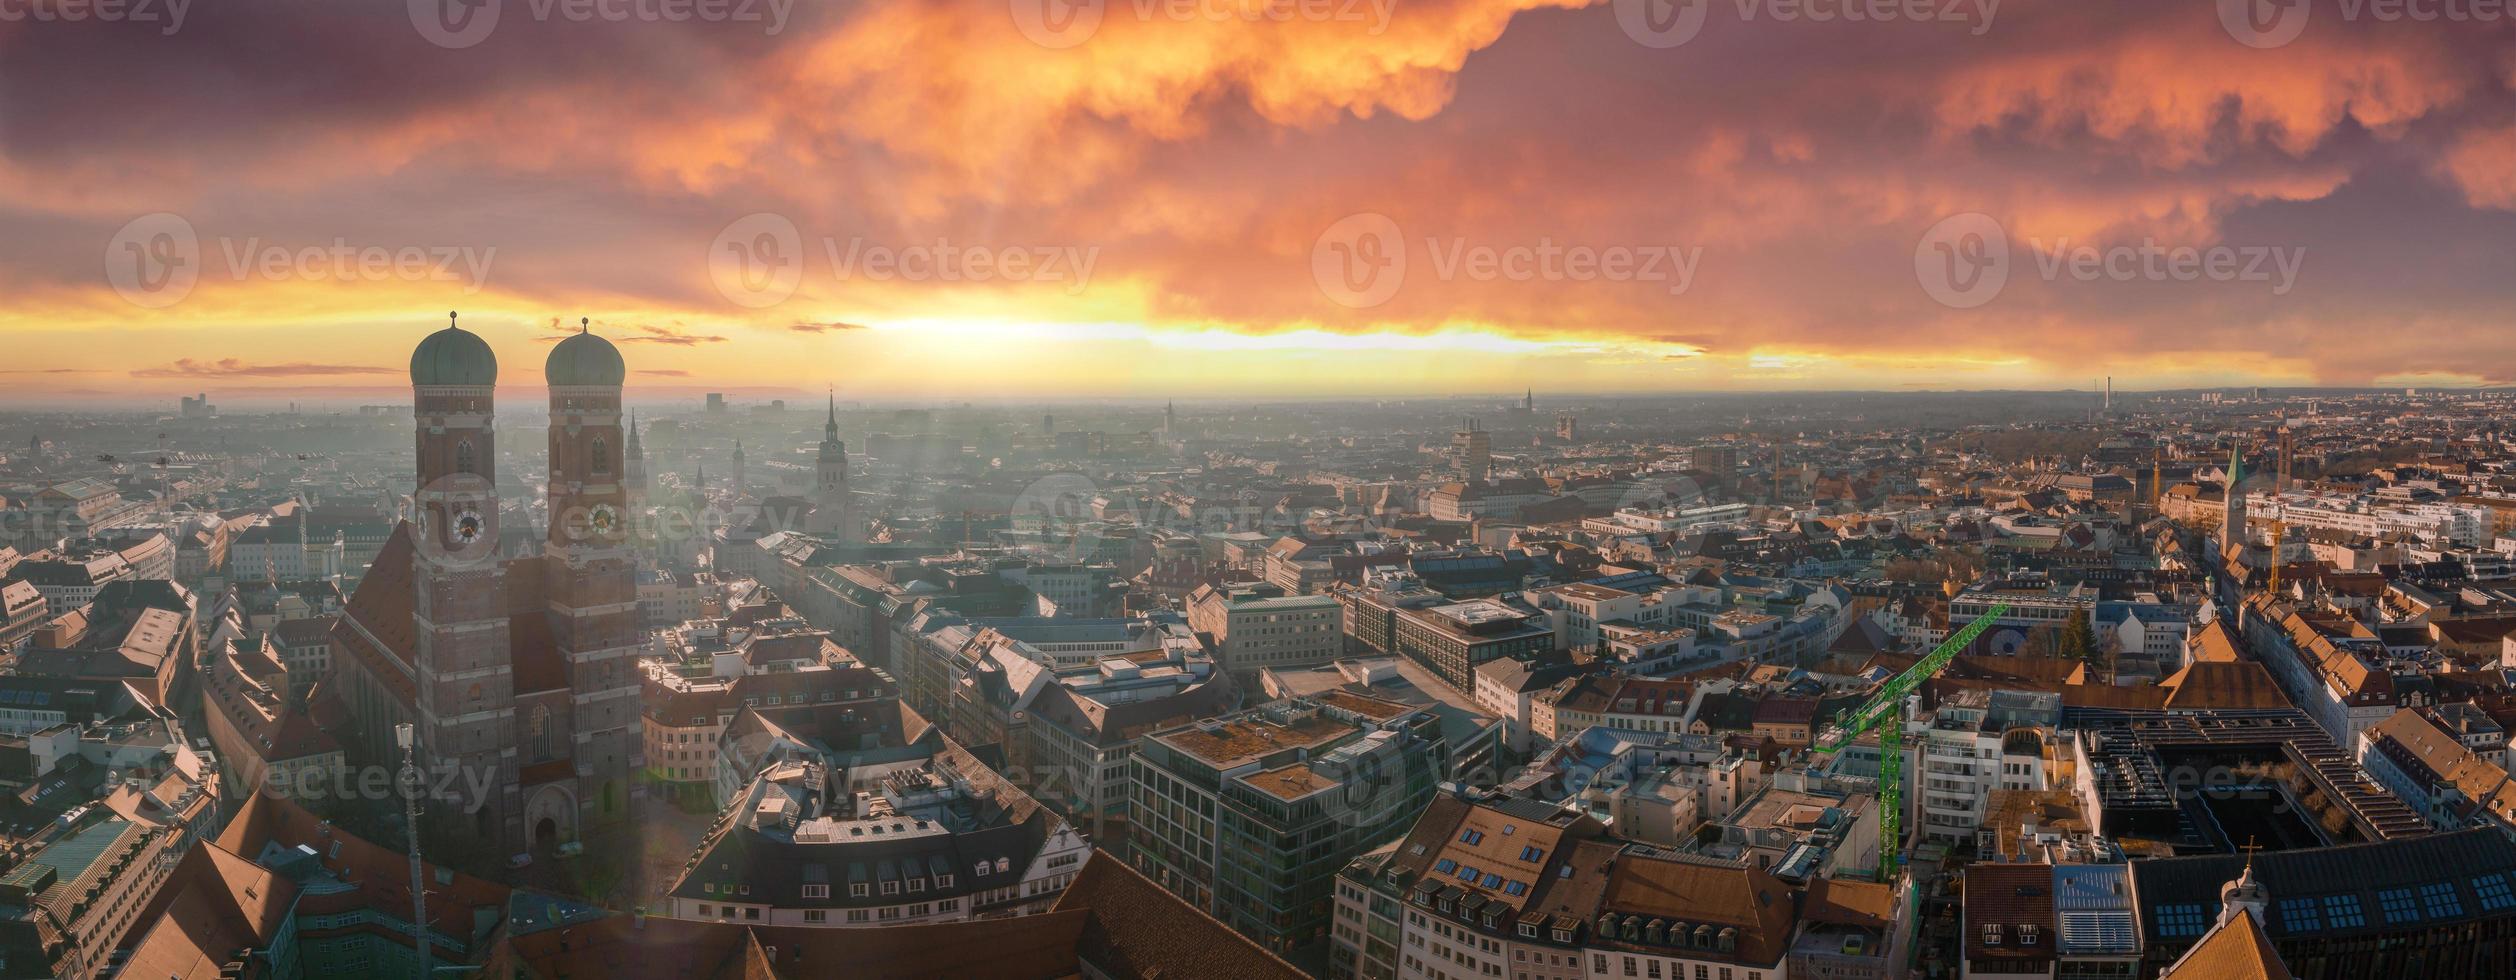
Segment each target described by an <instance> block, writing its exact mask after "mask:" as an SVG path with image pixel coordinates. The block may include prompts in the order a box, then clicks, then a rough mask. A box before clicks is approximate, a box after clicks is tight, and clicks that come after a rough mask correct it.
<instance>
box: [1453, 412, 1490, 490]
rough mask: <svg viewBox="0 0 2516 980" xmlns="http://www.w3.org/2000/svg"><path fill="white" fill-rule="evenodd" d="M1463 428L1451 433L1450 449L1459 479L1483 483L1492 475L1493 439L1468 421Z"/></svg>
mask: <svg viewBox="0 0 2516 980" xmlns="http://www.w3.org/2000/svg"><path fill="white" fill-rule="evenodd" d="M1464 425H1465V426H1466V427H1465V428H1462V429H1460V430H1459V431H1457V432H1454V433H1451V436H1450V449H1451V454H1452V456H1453V457H1454V465H1455V466H1456V467H1457V468H1458V472H1459V478H1460V479H1463V480H1466V481H1467V482H1469V483H1483V482H1485V481H1486V480H1487V479H1489V478H1491V477H1492V476H1493V474H1494V437H1493V436H1492V435H1491V434H1490V433H1487V432H1486V431H1485V429H1484V428H1482V427H1480V426H1478V425H1477V424H1476V420H1475V419H1468V420H1466V422H1465V423H1464Z"/></svg>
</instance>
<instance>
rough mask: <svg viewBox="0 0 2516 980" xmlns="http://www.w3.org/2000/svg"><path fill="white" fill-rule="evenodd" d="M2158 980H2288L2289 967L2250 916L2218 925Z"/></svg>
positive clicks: (2239, 916) (2159, 976)
mask: <svg viewBox="0 0 2516 980" xmlns="http://www.w3.org/2000/svg"><path fill="white" fill-rule="evenodd" d="M2158 980H2289V966H2288V964H2286V963H2283V962H2281V961H2280V951H2279V950H2277V949H2274V948H2272V945H2271V936H2270V935H2269V934H2268V933H2266V932H2264V931H2263V924H2262V923H2261V922H2257V921H2255V919H2254V917H2253V916H2252V915H2237V916H2233V917H2230V918H2229V919H2228V921H2226V922H2223V923H2220V925H2219V927H2218V928H2216V929H2213V930H2211V931H2210V935H2207V936H2203V937H2202V941H2201V942H2200V943H2197V944H2195V945H2194V946H2193V948H2192V949H2191V950H2188V951H2186V952H2185V954H2184V957H2183V958H2182V959H2179V960H2176V961H2175V965H2173V966H2170V967H2167V969H2166V972H2164V973H2161V974H2158Z"/></svg>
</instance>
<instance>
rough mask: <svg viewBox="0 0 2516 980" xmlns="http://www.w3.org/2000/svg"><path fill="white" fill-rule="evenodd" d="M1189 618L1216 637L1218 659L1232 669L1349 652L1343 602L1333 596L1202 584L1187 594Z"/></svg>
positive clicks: (1319, 660) (1300, 663)
mask: <svg viewBox="0 0 2516 980" xmlns="http://www.w3.org/2000/svg"><path fill="white" fill-rule="evenodd" d="M1188 624H1189V626H1191V627H1193V628H1195V629H1196V630H1197V631H1198V632H1201V633H1205V634H1207V635H1210V636H1212V637H1214V643H1215V659H1216V660H1217V661H1218V662H1219V663H1221V664H1222V666H1223V669H1224V670H1226V671H1229V672H1231V673H1234V674H1241V675H1246V674H1254V673H1256V672H1258V671H1261V670H1271V669H1275V670H1280V669H1288V668H1298V667H1314V666H1317V665H1320V664H1324V663H1328V662H1330V661H1333V660H1335V659H1337V658H1338V657H1339V656H1341V655H1343V653H1344V652H1345V607H1344V606H1342V605H1340V604H1339V603H1338V602H1337V600H1336V598H1335V597H1333V596H1326V595H1304V594H1299V593H1287V592H1286V591H1285V590H1283V589H1281V588H1278V587H1276V586H1272V585H1263V586H1245V587H1234V588H1218V587H1215V586H1211V585H1209V586H1204V587H1201V588H1199V589H1197V590H1196V591H1195V592H1193V593H1190V594H1189V597H1188Z"/></svg>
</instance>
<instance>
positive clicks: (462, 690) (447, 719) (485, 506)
mask: <svg viewBox="0 0 2516 980" xmlns="http://www.w3.org/2000/svg"><path fill="white" fill-rule="evenodd" d="M453 316H454V315H453V314H451V313H449V314H447V318H448V323H447V325H446V328H445V329H443V330H440V331H437V332H436V333H433V334H430V335H428V337H427V338H426V339H424V340H421V341H420V343H419V346H418V348H417V349H415V350H413V351H412V352H411V397H412V406H413V412H414V414H415V416H416V422H417V425H416V431H415V435H416V437H417V443H418V464H419V465H418V474H417V475H418V485H417V487H416V489H415V491H414V492H413V494H412V504H413V508H412V510H413V522H412V524H411V526H410V531H409V533H411V534H412V535H414V540H413V542H412V543H413V545H414V546H415V548H414V554H415V559H414V561H413V563H412V567H411V585H412V591H413V593H414V594H413V602H412V612H413V617H414V623H413V627H414V633H415V634H416V639H415V641H414V643H413V646H412V650H413V653H412V664H411V667H412V674H413V677H412V680H413V682H414V685H415V688H416V690H415V693H414V695H413V705H412V715H413V718H412V723H413V728H414V730H415V731H416V732H417V734H418V736H419V740H420V750H419V758H420V759H422V760H423V761H424V764H426V765H428V766H430V767H432V771H434V768H435V767H443V766H447V765H454V766H459V767H461V769H460V772H459V773H458V776H459V778H456V779H454V780H452V781H451V782H448V783H446V784H445V785H449V786H455V787H464V788H463V789H460V790H457V791H456V792H459V793H461V794H463V798H461V799H460V800H453V801H438V802H436V803H434V804H432V805H431V809H432V810H435V811H436V812H440V813H445V812H447V811H446V810H437V807H449V808H450V809H451V810H452V811H454V812H459V813H460V814H462V818H461V819H440V820H437V821H432V822H431V823H432V826H434V827H437V828H440V829H441V830H442V832H444V833H445V834H446V835H447V836H449V837H452V838H455V839H457V840H460V841H463V842H465V843H467V844H471V845H474V846H484V845H486V846H495V847H497V848H499V849H500V850H499V851H498V853H502V854H503V853H513V852H514V851H515V850H517V848H515V847H514V846H513V845H514V844H515V843H516V842H517V841H518V840H520V835H521V828H520V825H518V824H517V821H516V816H515V815H516V812H517V811H516V808H515V803H516V800H515V778H514V776H515V770H516V759H515V747H514V746H515V697H514V690H513V686H512V676H511V667H512V664H511V662H510V660H509V646H508V621H507V612H506V599H505V593H506V588H507V585H506V573H505V568H504V566H502V565H501V564H500V562H499V561H498V553H497V550H498V451H497V431H496V427H495V425H494V424H493V423H494V420H495V418H496V415H497V407H496V392H497V385H498V358H497V356H496V355H495V354H493V353H491V352H490V349H489V345H488V344H487V343H486V342H484V341H482V340H481V339H480V338H479V337H478V336H476V335H474V334H472V333H471V332H469V331H466V330H464V329H462V328H461V327H458V326H456V325H454V323H453V322H452V320H453ZM478 786H487V787H490V788H489V790H488V793H487V796H486V797H485V798H475V797H474V796H472V795H471V794H472V790H471V789H470V788H471V787H478Z"/></svg>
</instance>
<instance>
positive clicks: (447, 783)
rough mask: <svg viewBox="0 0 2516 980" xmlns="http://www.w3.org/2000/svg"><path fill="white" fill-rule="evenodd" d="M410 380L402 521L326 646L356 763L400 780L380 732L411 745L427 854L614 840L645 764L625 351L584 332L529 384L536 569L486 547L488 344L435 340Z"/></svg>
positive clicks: (492, 415) (460, 333) (494, 544)
mask: <svg viewBox="0 0 2516 980" xmlns="http://www.w3.org/2000/svg"><path fill="white" fill-rule="evenodd" d="M410 373H411V394H412V396H413V414H414V426H413V437H414V439H415V440H416V449H417V472H416V479H415V482H414V490H413V493H412V498H411V507H410V511H409V515H408V519H407V520H405V521H404V522H403V524H402V525H401V527H400V528H399V529H398V532H397V533H396V534H394V535H393V536H392V537H391V539H390V540H389V541H388V542H387V544H386V545H385V547H384V549H383V551H382V552H381V553H380V554H378V556H377V558H376V561H375V564H374V566H373V567H372V568H371V569H370V570H369V571H368V573H367V575H366V577H365V578H364V579H362V580H361V581H360V583H359V585H358V588H357V590H356V591H355V592H354V593H353V594H352V595H351V597H350V601H349V608H348V609H347V610H346V614H345V615H344V616H343V617H342V618H341V621H340V623H339V625H338V626H337V627H335V629H334V630H333V635H332V652H333V665H334V669H333V673H332V676H331V678H330V679H329V681H328V683H329V684H331V685H332V686H333V687H334V690H333V691H332V692H330V696H332V697H335V698H337V699H338V700H339V702H340V707H341V708H342V709H344V710H342V711H341V712H340V717H342V718H343V723H342V725H341V726H340V727H342V728H343V729H345V730H344V731H342V732H340V734H341V735H342V736H343V740H344V742H345V743H346V744H347V745H348V746H349V747H350V751H351V753H352V761H353V763H355V764H361V765H382V766H388V767H390V766H395V765H398V764H399V761H400V758H399V756H400V751H399V749H398V748H397V746H396V743H395V739H394V726H396V725H399V724H404V723H407V724H410V725H412V726H413V728H414V730H415V733H416V735H417V745H418V753H417V754H418V759H419V761H420V764H421V766H422V767H423V769H425V770H426V771H427V772H428V773H429V774H430V777H431V778H430V780H429V782H430V787H429V791H430V792H429V795H430V799H429V802H428V805H427V813H428V822H429V827H430V834H431V837H432V838H442V839H444V840H446V841H447V842H449V843H457V844H462V845H471V846H475V847H478V848H482V849H495V851H494V853H497V854H502V855H506V854H524V853H529V852H531V851H532V850H535V849H539V848H546V847H548V846H550V845H552V844H554V843H558V842H564V841H569V840H576V839H578V838H579V837H580V836H581V835H582V834H583V833H584V832H585V831H587V830H589V829H592V828H595V827H599V826H602V825H604V824H607V823H618V822H621V821H625V820H627V819H628V817H629V814H630V797H631V790H632V785H633V778H634V776H635V773H636V767H637V766H638V765H639V764H640V763H641V761H642V760H640V759H638V758H637V755H638V751H639V744H640V743H639V720H638V719H639V713H638V690H639V688H638V671H637V658H638V654H639V644H640V642H641V638H640V635H639V617H638V594H637V585H636V578H635V575H636V571H637V559H636V549H635V543H634V541H633V539H632V536H631V534H630V524H631V522H632V516H631V515H632V514H633V513H634V511H635V509H636V507H637V506H638V504H639V500H638V498H639V497H641V496H642V495H643V487H641V486H640V485H639V484H641V483H642V481H643V476H644V474H643V473H642V472H640V469H641V467H642V465H643V461H642V460H640V459H639V458H638V454H637V452H636V445H637V444H636V442H635V436H634V434H632V433H630V432H627V431H624V428H623V425H622V421H623V420H622V409H621V387H622V383H623V381H624V380H625V379H626V377H627V374H628V371H627V367H626V365H625V364H624V363H623V362H622V360H621V356H620V351H619V349H618V348H617V347H615V346H613V345H612V343H611V342H610V341H607V340H604V339H603V338H602V337H600V336H597V335H596V334H594V333H593V332H592V331H591V330H589V329H585V328H584V327H583V326H582V325H581V326H580V329H579V332H578V333H575V334H573V335H570V336H568V337H567V338H565V339H563V340H561V341H560V342H559V343H558V344H557V345H555V346H553V347H552V348H551V351H550V356H549V359H548V360H547V361H546V362H545V363H544V364H543V367H542V373H543V380H544V381H545V382H546V383H547V384H548V386H549V392H550V426H549V440H550V445H549V452H550V456H549V463H550V466H549V479H548V488H547V490H546V493H547V494H548V501H547V503H548V515H549V516H548V518H547V521H546V523H547V525H548V527H547V529H546V531H545V533H544V534H543V535H542V536H541V538H542V539H541V541H540V544H539V547H538V549H531V548H523V549H517V548H507V549H502V548H501V547H500V528H499V521H500V508H499V501H500V495H501V493H502V492H511V490H512V486H513V485H512V483H511V482H507V481H505V480H503V479H502V476H501V474H500V473H499V472H498V453H497V442H496V440H497V436H498V430H497V425H496V419H497V386H498V359H497V357H496V355H494V354H493V353H492V352H491V351H490V348H489V345H488V343H486V342H484V341H483V340H482V339H481V338H480V337H479V336H478V335H476V334H473V333H471V332H470V331H467V330H464V329H463V328H462V327H460V326H459V325H456V324H454V323H451V322H450V323H449V324H448V325H447V326H446V327H445V328H444V329H442V330H438V331H436V332H435V333H432V334H430V335H428V337H427V338H426V339H423V340H421V341H420V343H419V346H418V348H417V349H415V350H414V351H412V353H411V367H410ZM519 551H520V552H522V553H521V554H519V553H517V552H519Z"/></svg>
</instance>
